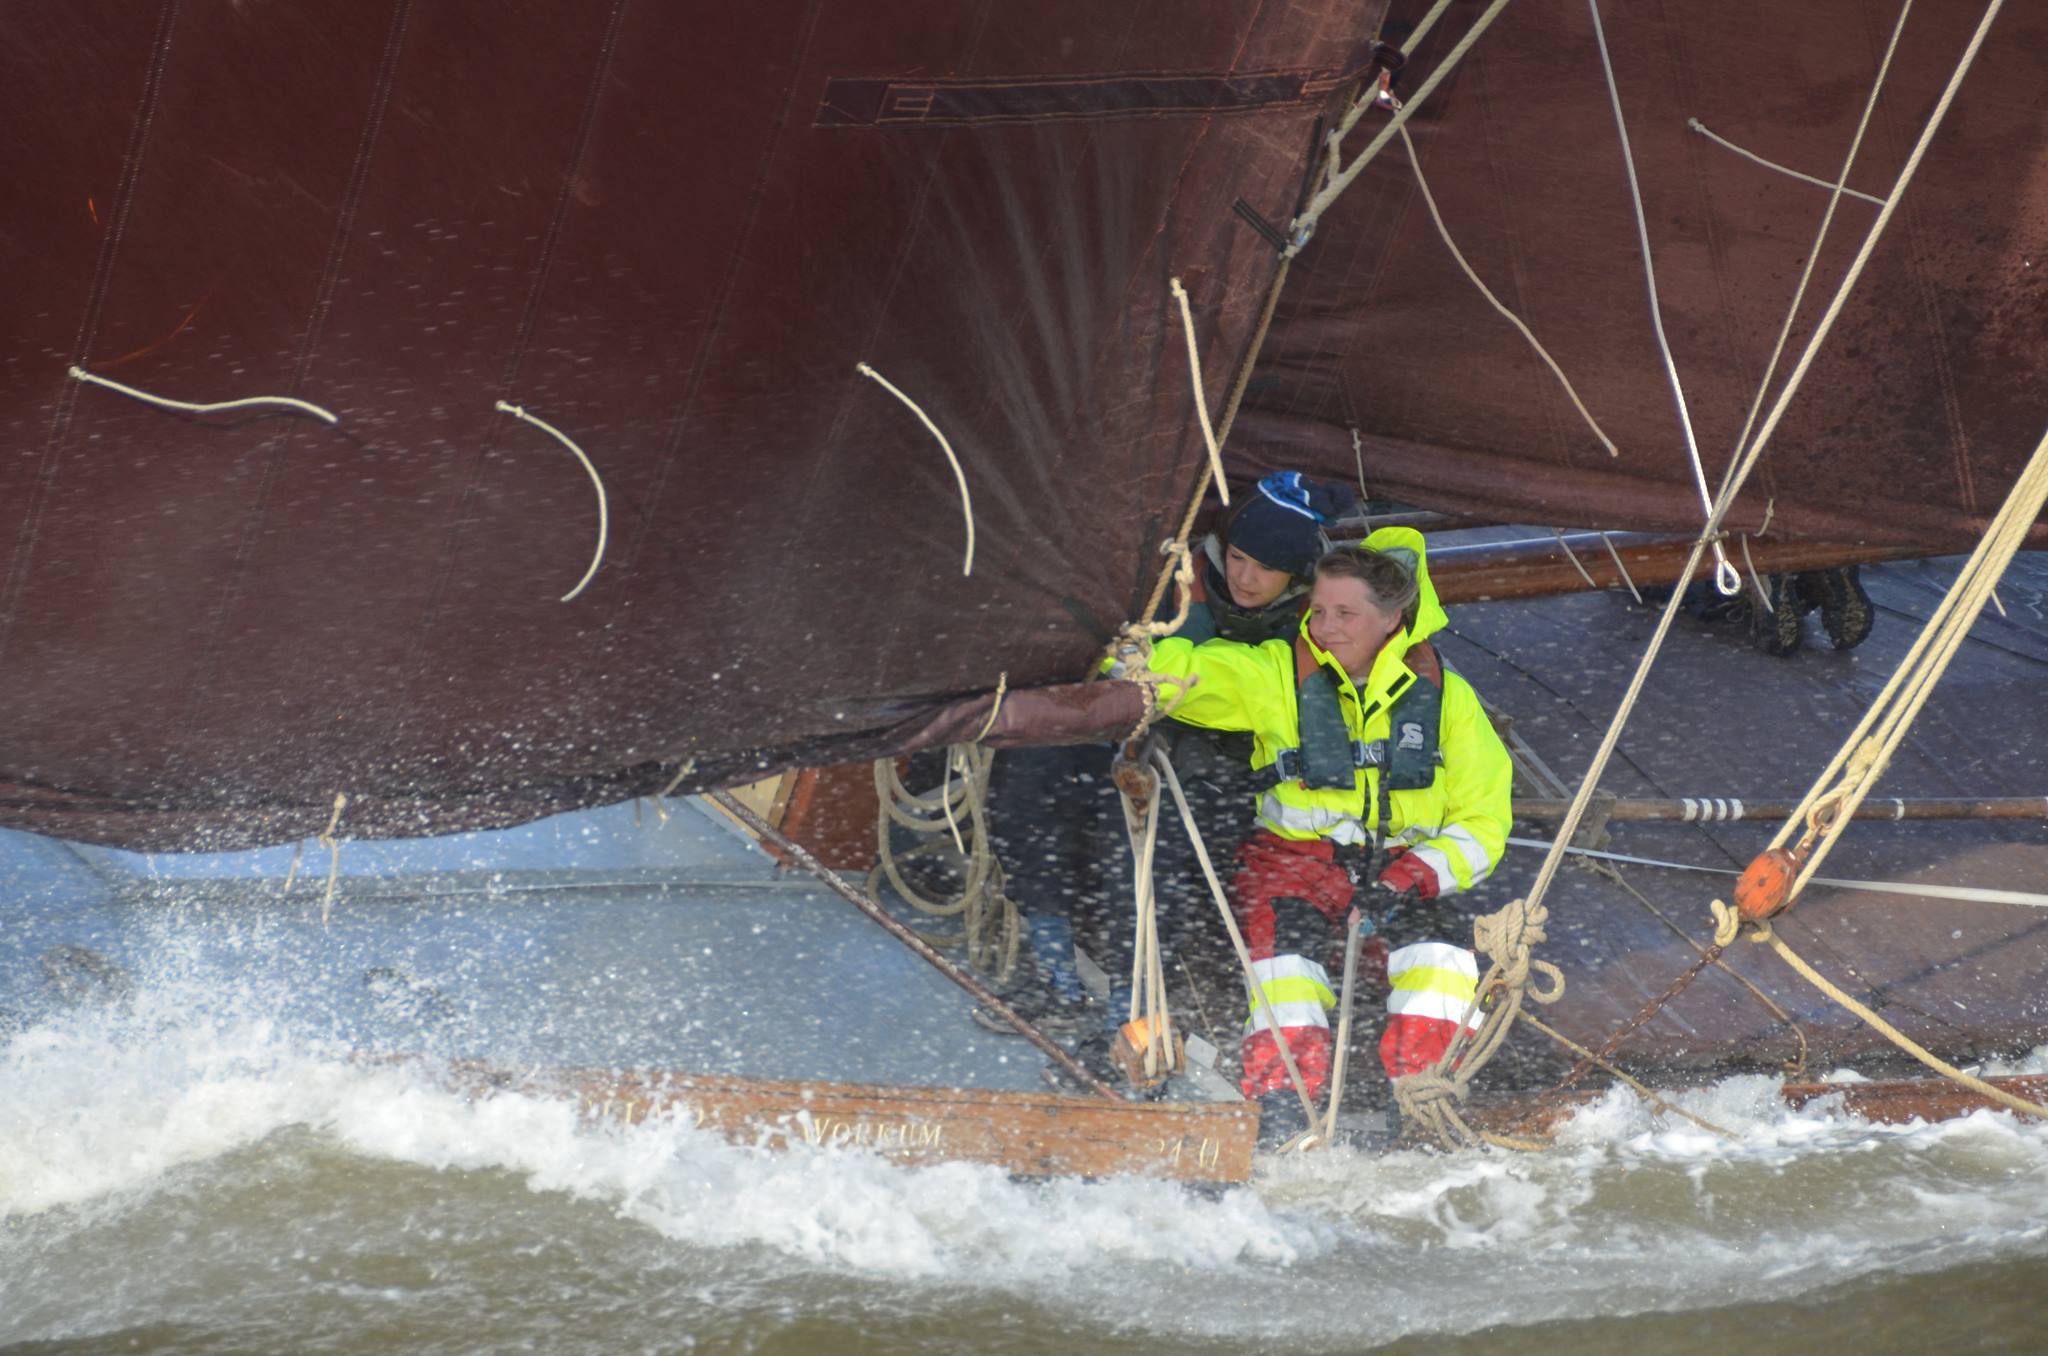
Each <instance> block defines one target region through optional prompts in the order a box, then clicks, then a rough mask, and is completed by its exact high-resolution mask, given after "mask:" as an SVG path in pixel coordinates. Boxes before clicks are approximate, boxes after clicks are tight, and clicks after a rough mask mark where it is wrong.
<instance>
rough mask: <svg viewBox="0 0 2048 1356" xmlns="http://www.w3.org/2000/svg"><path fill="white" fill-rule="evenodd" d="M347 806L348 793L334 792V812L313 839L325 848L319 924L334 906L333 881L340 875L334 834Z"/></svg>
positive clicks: (321, 924)
mask: <svg viewBox="0 0 2048 1356" xmlns="http://www.w3.org/2000/svg"><path fill="white" fill-rule="evenodd" d="M347 808H348V793H347V792H344V791H337V792H335V793H334V813H333V814H332V815H330V816H328V819H327V827H326V828H324V829H322V830H320V836H319V837H318V838H316V839H314V840H313V841H315V842H317V843H318V844H320V846H322V847H324V848H326V849H327V890H326V893H324V894H322V895H321V896H320V926H321V927H323V928H324V927H326V926H327V919H328V916H329V914H330V913H331V912H332V910H333V908H334V883H335V881H336V880H337V879H338V878H339V877H340V875H341V840H340V839H338V838H336V837H335V836H334V831H335V829H337V828H339V827H340V825H341V812H342V811H343V810H346V809H347Z"/></svg>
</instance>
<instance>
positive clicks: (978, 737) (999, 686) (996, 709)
mask: <svg viewBox="0 0 2048 1356" xmlns="http://www.w3.org/2000/svg"><path fill="white" fill-rule="evenodd" d="M1009 688H1010V671H1009V670H1008V669H1004V670H1003V671H1002V672H1001V673H999V674H997V675H996V697H995V700H994V701H992V702H990V703H989V706H988V719H987V720H985V721H983V722H982V723H981V728H980V729H979V730H976V731H975V732H974V738H973V739H971V740H969V741H968V742H969V743H972V744H979V743H980V742H981V741H982V740H984V739H987V738H988V732H989V731H990V730H993V729H995V728H996V716H997V715H998V714H1000V713H1001V712H1002V709H1003V694H1004V693H1006V692H1008V691H1009Z"/></svg>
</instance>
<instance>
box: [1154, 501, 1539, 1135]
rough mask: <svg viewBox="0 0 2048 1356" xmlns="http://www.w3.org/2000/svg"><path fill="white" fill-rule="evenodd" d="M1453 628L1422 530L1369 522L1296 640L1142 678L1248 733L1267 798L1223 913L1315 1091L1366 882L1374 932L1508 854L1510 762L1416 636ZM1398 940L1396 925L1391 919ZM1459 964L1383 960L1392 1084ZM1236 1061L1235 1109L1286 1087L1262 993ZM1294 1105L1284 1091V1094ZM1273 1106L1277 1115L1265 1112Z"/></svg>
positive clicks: (1472, 699)
mask: <svg viewBox="0 0 2048 1356" xmlns="http://www.w3.org/2000/svg"><path fill="white" fill-rule="evenodd" d="M1447 620H1448V619H1447V618H1446V617H1445V615H1444V611H1443V608H1442V606H1441V605H1440V604H1439V603H1438V601H1437V597H1436V591H1435V589H1434V588H1432V587H1431V586H1430V583H1429V571H1428V566H1427V563H1426V559H1425V552H1424V546H1423V540H1422V535H1421V533H1419V532H1416V531H1415V530H1414V529H1413V528H1398V527H1397V528H1383V529H1381V530H1380V531H1378V532H1375V533H1373V534H1372V535H1371V536H1370V537H1368V538H1367V539H1366V541H1365V543H1364V545H1363V546H1362V547H1359V548H1344V549H1340V550H1336V551H1332V552H1330V553H1329V554H1327V555H1325V556H1324V557H1322V559H1321V560H1319V561H1317V563H1316V574H1315V584H1314V587H1313V589H1312V590H1311V592H1310V597H1309V609H1308V613H1307V615H1306V616H1305V617H1304V618H1303V619H1302V624H1301V627H1300V630H1299V631H1298V633H1297V634H1296V635H1294V636H1293V637H1292V638H1291V639H1280V640H1269V641H1266V642H1264V643H1263V644H1259V645H1241V644H1238V643H1236V642H1233V641H1228V640H1211V641H1207V642H1205V643H1203V644H1200V645H1196V644H1192V643H1190V642H1188V641H1186V640H1181V639H1172V638H1169V639H1167V640H1163V641H1160V642H1159V643H1158V644H1157V646H1156V647H1155V648H1154V650H1153V654H1152V659H1151V663H1150V668H1151V669H1152V671H1153V672H1154V673H1157V674H1159V675H1161V676H1163V677H1166V678H1169V679H1170V678H1189V677H1191V678H1193V679H1194V680H1195V681H1194V682H1193V683H1191V684H1189V685H1187V686H1186V687H1185V688H1180V687H1178V686H1177V685H1175V684H1172V683H1168V684H1166V685H1165V691H1164V692H1162V694H1161V695H1162V698H1163V699H1165V700H1168V701H1171V700H1172V698H1173V696H1174V695H1175V694H1176V693H1184V695H1183V696H1182V700H1181V702H1180V704H1179V706H1177V707H1176V708H1175V709H1174V711H1173V716H1174V718H1175V719H1176V720H1179V721H1183V722H1185V723H1187V724H1190V725H1198V726H1205V727H1208V728H1212V729H1219V730H1248V731H1250V732H1251V735H1252V744H1253V747H1252V757H1251V766H1252V769H1253V771H1254V773H1255V774H1261V781H1262V784H1263V786H1264V789H1263V791H1262V792H1261V794H1260V797H1259V802H1258V817H1259V821H1260V823H1259V827H1258V829H1257V830H1256V831H1255V832H1254V833H1253V834H1252V836H1251V837H1250V838H1249V839H1247V840H1246V841H1245V842H1244V844H1243V845H1242V846H1240V847H1239V848H1238V851H1237V872H1236V875H1235V876H1234V878H1233V879H1232V881H1231V883H1230V899H1231V907H1232V910H1233V912H1234V913H1235V914H1236V916H1237V919H1238V923H1239V925H1240V926H1241V927H1242V929H1243V931H1244V934H1245V941H1246V943H1247V945H1248V946H1249V948H1250V951H1251V955H1252V961H1253V972H1254V976H1255V978H1256V981H1257V983H1258V985H1259V987H1260V988H1261V989H1262V990H1263V991H1264V994H1265V998H1266V1000H1267V1002H1269V1003H1270V1004H1271V1006H1272V1009H1273V1014H1274V1017H1275V1019H1276V1021H1277V1024H1278V1027H1279V1032H1278V1036H1279V1039H1282V1040H1285V1041H1286V1042H1287V1046H1288V1049H1289V1051H1290V1052H1291V1053H1292V1054H1293V1055H1294V1057H1295V1061H1296V1064H1297V1065H1298V1066H1299V1068H1300V1070H1301V1073H1302V1076H1303V1078H1304V1080H1305V1081H1306V1082H1307V1084H1308V1090H1309V1093H1310V1095H1311V1096H1315V1095H1318V1094H1319V1093H1320V1092H1321V1089H1322V1087H1323V1084H1324V1082H1325V1081H1326V1079H1327V1078H1328V1074H1329V1067H1330V1054H1331V1050H1330V1026H1329V1018H1328V1012H1329V1010H1330V1009H1331V1008H1333V1007H1335V1006H1336V995H1335V994H1334V993H1333V992H1332V991H1331V988H1330V978H1329V974H1328V972H1327V971H1326V970H1325V969H1324V967H1323V964H1322V961H1321V959H1320V958H1321V957H1322V956H1323V955H1325V954H1326V953H1327V951H1328V949H1329V942H1330V939H1331V929H1332V927H1333V925H1335V924H1337V923H1338V922H1340V921H1341V920H1342V919H1343V918H1344V916H1345V913H1346V911H1347V910H1349V909H1350V908H1351V907H1353V905H1354V904H1357V905H1359V906H1360V907H1363V908H1365V910H1366V911H1367V912H1368V913H1373V912H1378V910H1377V909H1375V908H1374V907H1373V906H1372V905H1371V903H1370V902H1369V901H1366V900H1361V899H1358V898H1357V897H1356V896H1357V890H1358V887H1359V886H1360V885H1362V884H1371V885H1373V886H1375V887H1377V888H1378V889H1379V890H1381V891H1385V892H1388V895H1391V896H1392V898H1391V900H1390V899H1388V898H1387V896H1384V895H1383V896H1382V897H1381V904H1382V906H1384V905H1385V904H1388V903H1391V904H1392V905H1393V910H1392V916H1391V918H1390V919H1389V922H1390V923H1392V924H1398V923H1399V922H1400V921H1401V915H1402V913H1403V911H1404V905H1405V907H1406V909H1407V911H1408V912H1411V913H1412V912H1414V911H1415V905H1417V904H1419V903H1420V902H1421V901H1426V900H1432V899H1436V898H1438V897H1439V896H1442V895H1448V894H1451V893H1453V892H1455V891H1459V890H1466V889H1470V888H1471V887H1472V886H1474V885H1476V884H1478V883H1479V882H1480V881H1482V880H1484V879H1485V878H1486V876H1487V875H1488V874H1489V873H1490V872H1491V871H1492V870H1493V868H1494V866H1495V864H1496V863H1497V862H1498V861H1499V860H1500V855H1501V852H1502V849H1503V848H1504V847H1505V846H1506V842H1507V834H1508V826H1509V819H1510V808H1509V790H1510V785H1511V781H1512V768H1511V765H1510V763H1509V761H1508V754H1507V750H1506V748H1505V747H1503V746H1502V744H1501V741H1500V737H1499V736H1498V735H1497V734H1495V733H1494V729H1493V725H1492V723H1491V722H1490V721H1489V720H1488V719H1487V717H1486V713H1485V712H1484V711H1483V710H1482V709H1481V707H1480V705H1479V698H1478V695H1477V694H1476V693H1475V692H1474V691H1473V690H1472V685H1471V684H1470V683H1468V682H1466V681H1465V679H1464V678H1463V677H1461V676H1460V675H1458V674H1457V673H1454V672H1452V671H1451V670H1449V669H1447V668H1445V667H1443V665H1442V662H1441V661H1440V660H1439V659H1438V657H1437V655H1436V651H1435V649H1434V647H1433V646H1431V645H1430V644H1429V643H1428V637H1429V636H1430V635H1432V634H1434V633H1435V632H1436V631H1438V630H1440V629H1442V627H1443V626H1444V624H1445V622H1446V621H1447ZM1388 930H1389V931H1393V932H1401V931H1409V930H1411V929H1404V928H1401V927H1399V926H1393V927H1390V928H1389V929H1388ZM1478 973H1479V972H1478V966H1477V963H1476V960H1475V958H1474V957H1473V955H1472V953H1471V952H1470V951H1468V950H1466V949H1465V948H1464V947H1462V946H1458V945H1455V944H1452V943H1450V942H1445V941H1415V942H1411V943H1409V944H1408V945H1404V946H1401V947H1399V948H1398V949H1396V950H1394V951H1393V952H1392V954H1391V955H1390V956H1389V957H1388V963H1387V974H1388V980H1389V983H1390V986H1391V988H1390V992H1389V995H1388V1001H1387V1007H1388V1021H1387V1026H1386V1030H1385V1032H1384V1033H1383V1034H1382V1036H1381V1039H1380V1057H1381V1061H1382V1063H1383V1064H1384V1065H1385V1067H1386V1070H1387V1074H1388V1076H1389V1077H1394V1076H1398V1075H1401V1074H1405V1073H1412V1072H1415V1071H1416V1070H1419V1069H1421V1068H1424V1067H1426V1066H1427V1065H1429V1064H1430V1063H1432V1062H1434V1061H1435V1060H1436V1058H1437V1057H1438V1056H1439V1055H1441V1054H1442V1052H1443V1050H1444V1048H1445V1046H1446V1045H1447V1044H1448V1043H1449V1041H1450V1038H1451V1036H1452V1034H1453V1033H1454V1032H1455V1031H1456V1029H1457V1024H1458V1021H1459V1019H1460V1018H1462V1017H1463V1016H1464V1015H1465V1013H1466V1010H1467V1008H1468V1007H1469V1005H1470V1003H1471V1000H1472V996H1473V992H1474V989H1475V987H1476V985H1477V983H1478ZM1246 1031H1247V1033H1248V1034H1247V1035H1246V1038H1245V1041H1244V1045H1243V1050H1242V1066H1243V1076H1242V1085H1243V1088H1244V1093H1245V1096H1247V1097H1251V1098H1259V1097H1261V1096H1263V1095H1265V1094H1272V1093H1279V1092H1285V1091H1286V1090H1287V1075H1286V1070H1285V1067H1284V1065H1283V1064H1282V1062H1281V1060H1280V1057H1279V1052H1278V1049H1277V1047H1276V1045H1275V1034H1274V1032H1273V1031H1272V1030H1271V1029H1269V1027H1268V1024H1267V1022H1266V1018H1265V1015H1264V1013H1263V1011H1262V1008H1261V1004H1260V1003H1259V1001H1258V995H1257V994H1254V995H1253V996H1252V1004H1251V1013H1250V1018H1249V1020H1248V1021H1247V1023H1246ZM1288 1096H1289V1097H1290V1098H1291V1093H1289V1094H1288ZM1276 1105H1285V1103H1284V1102H1276Z"/></svg>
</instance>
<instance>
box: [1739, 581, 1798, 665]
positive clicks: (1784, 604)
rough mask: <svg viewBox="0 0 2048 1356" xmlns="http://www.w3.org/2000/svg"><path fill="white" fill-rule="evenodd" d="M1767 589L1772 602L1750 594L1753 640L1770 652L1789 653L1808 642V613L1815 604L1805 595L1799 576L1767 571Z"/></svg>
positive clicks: (1750, 630)
mask: <svg viewBox="0 0 2048 1356" xmlns="http://www.w3.org/2000/svg"><path fill="white" fill-rule="evenodd" d="M1763 586H1764V593H1765V594H1766V595H1767V596H1768V597H1769V598H1770V600H1771V605H1770V607H1769V608H1768V609H1766V608H1765V607H1764V605H1763V603H1762V602H1761V601H1759V600H1758V599H1757V598H1755V597H1754V596H1752V597H1751V598H1750V600H1749V601H1750V613H1749V643H1750V644H1751V645H1754V646H1755V647H1756V648H1757V649H1758V650H1760V651H1762V652H1763V653H1765V654H1769V655H1781V656H1782V655H1788V654H1792V653H1793V652H1795V651H1796V650H1798V649H1799V647H1800V646H1801V645H1803V644H1804V643H1805V642H1806V614H1807V613H1808V612H1810V611H1812V610H1813V604H1812V603H1810V602H1807V601H1805V600H1804V599H1803V598H1802V597H1801V590H1800V587H1799V576H1798V575H1791V574H1767V575H1764V576H1763Z"/></svg>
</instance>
